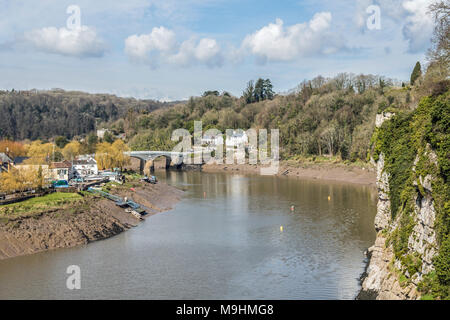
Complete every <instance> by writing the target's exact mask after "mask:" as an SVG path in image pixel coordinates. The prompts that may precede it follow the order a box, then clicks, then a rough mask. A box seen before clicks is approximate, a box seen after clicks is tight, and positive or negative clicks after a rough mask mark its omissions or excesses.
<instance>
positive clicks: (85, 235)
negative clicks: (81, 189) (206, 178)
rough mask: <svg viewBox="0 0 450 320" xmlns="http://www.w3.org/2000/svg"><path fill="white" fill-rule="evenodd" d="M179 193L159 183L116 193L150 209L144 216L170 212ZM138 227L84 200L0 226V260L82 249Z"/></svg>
mask: <svg viewBox="0 0 450 320" xmlns="http://www.w3.org/2000/svg"><path fill="white" fill-rule="evenodd" d="M112 193H115V192H114V191H112ZM182 193H183V191H181V190H178V189H176V188H174V187H171V186H168V185H167V184H164V183H162V182H158V184H156V185H150V184H143V185H142V186H140V187H138V188H135V189H134V191H132V190H127V191H124V190H122V191H120V192H116V194H119V195H121V196H126V197H128V198H129V199H133V200H134V201H135V202H137V203H139V204H141V205H143V206H145V207H146V208H147V209H149V210H148V212H149V214H148V215H147V216H150V215H151V214H155V213H158V212H162V211H167V210H170V209H171V208H172V206H173V205H174V204H175V203H176V202H178V201H179V200H180V199H181V196H182ZM139 223H140V222H139V220H137V219H136V218H134V217H133V216H132V215H131V214H130V213H126V212H125V210H124V209H122V208H119V207H117V206H116V205H115V204H114V203H113V202H112V201H110V200H106V199H102V198H94V199H92V198H89V199H85V200H82V201H81V203H78V204H77V206H75V207H73V208H62V209H57V210H52V211H49V212H44V213H42V214H40V215H38V216H31V217H22V218H18V219H15V220H10V221H9V222H7V223H2V224H0V259H6V258H12V257H16V256H20V255H26V254H32V253H36V252H40V251H45V250H50V249H57V248H67V247H74V246H78V245H85V244H87V243H89V242H92V241H96V240H101V239H106V238H109V237H112V236H114V235H117V234H119V233H121V232H123V231H125V230H128V229H130V228H132V227H134V226H136V225H138V224H139Z"/></svg>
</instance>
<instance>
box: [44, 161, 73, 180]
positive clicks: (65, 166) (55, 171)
mask: <svg viewBox="0 0 450 320" xmlns="http://www.w3.org/2000/svg"><path fill="white" fill-rule="evenodd" d="M73 174H74V171H73V167H72V164H71V163H70V161H67V160H65V161H62V162H52V163H51V164H50V166H49V167H48V178H49V179H50V180H67V181H69V180H70V179H72V177H73Z"/></svg>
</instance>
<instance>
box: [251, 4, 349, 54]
mask: <svg viewBox="0 0 450 320" xmlns="http://www.w3.org/2000/svg"><path fill="white" fill-rule="evenodd" d="M331 20H332V16H331V13H329V12H320V13H316V14H315V15H314V17H313V18H312V19H311V20H310V21H309V22H307V23H300V24H295V25H292V26H289V27H284V26H283V21H282V20H281V19H276V22H275V23H270V24H269V25H267V26H265V27H263V28H261V29H260V30H258V31H256V32H255V33H253V34H251V35H248V36H246V37H245V39H244V41H243V43H242V48H243V49H244V50H248V51H249V52H250V53H251V54H254V55H256V56H257V57H258V58H259V59H260V60H261V61H262V62H264V61H267V60H268V61H292V60H295V59H297V58H299V57H305V56H311V55H314V54H329V53H333V52H336V51H338V50H339V49H341V48H342V47H343V44H342V41H341V39H339V38H336V36H333V35H332V34H331V32H329V29H330V25H331Z"/></svg>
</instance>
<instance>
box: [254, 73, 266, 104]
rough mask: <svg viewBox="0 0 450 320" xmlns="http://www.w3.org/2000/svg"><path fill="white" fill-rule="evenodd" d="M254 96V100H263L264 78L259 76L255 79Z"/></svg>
mask: <svg viewBox="0 0 450 320" xmlns="http://www.w3.org/2000/svg"><path fill="white" fill-rule="evenodd" d="M254 97H255V101H256V102H258V101H263V100H265V92H264V80H263V79H261V78H259V79H258V80H256V83H255V92H254Z"/></svg>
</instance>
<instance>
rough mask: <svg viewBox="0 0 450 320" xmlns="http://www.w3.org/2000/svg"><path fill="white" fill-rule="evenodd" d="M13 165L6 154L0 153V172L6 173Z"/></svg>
mask: <svg viewBox="0 0 450 320" xmlns="http://www.w3.org/2000/svg"><path fill="white" fill-rule="evenodd" d="M13 163H14V162H13V160H12V159H11V158H10V157H8V155H7V154H6V153H0V172H3V171H8V170H9V167H10V166H11V165H12V164H13Z"/></svg>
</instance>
